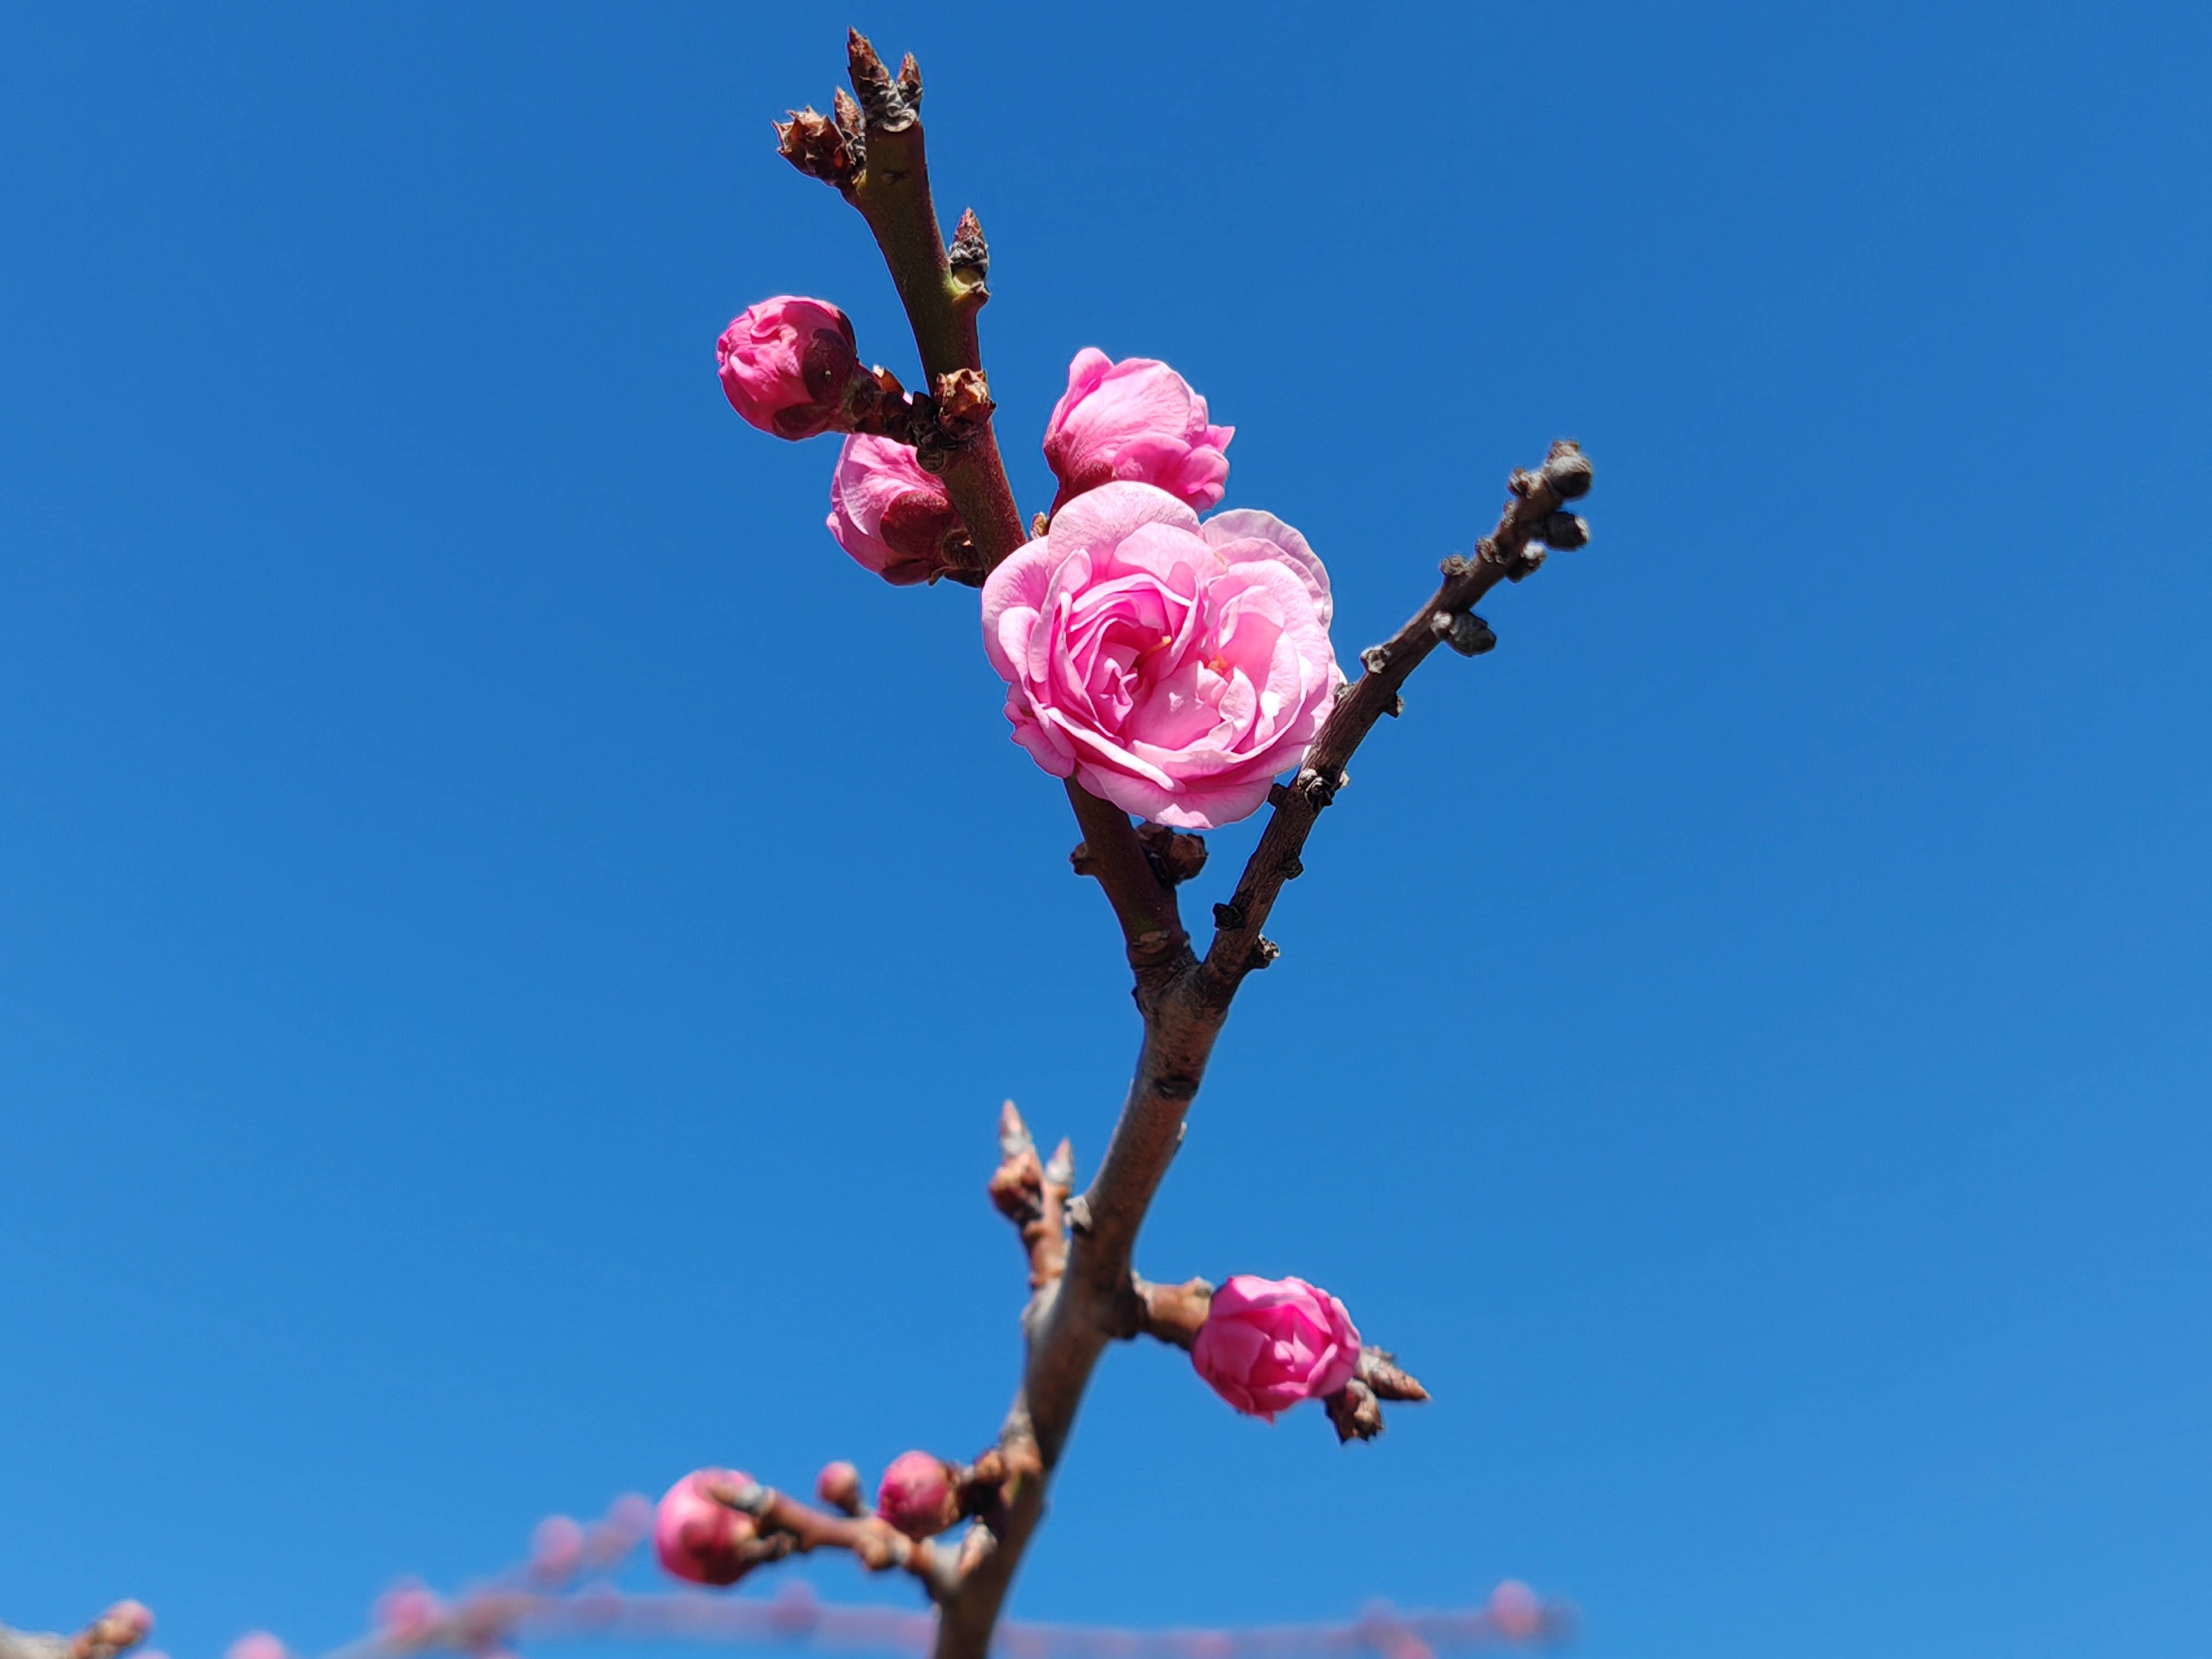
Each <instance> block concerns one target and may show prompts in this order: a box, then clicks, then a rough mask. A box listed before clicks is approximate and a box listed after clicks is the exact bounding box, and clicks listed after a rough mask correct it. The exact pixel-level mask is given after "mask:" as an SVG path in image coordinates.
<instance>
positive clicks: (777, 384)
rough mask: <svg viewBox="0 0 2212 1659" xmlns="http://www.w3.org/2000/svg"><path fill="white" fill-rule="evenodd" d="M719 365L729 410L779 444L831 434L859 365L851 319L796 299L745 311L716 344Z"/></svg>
mask: <svg viewBox="0 0 2212 1659" xmlns="http://www.w3.org/2000/svg"><path fill="white" fill-rule="evenodd" d="M714 360H715V362H717V363H718V364H720V367H721V371H722V390H723V392H726V394H727V395H728V397H729V399H730V407H731V408H732V409H734V410H737V411H738V414H740V415H742V416H744V417H745V419H746V420H748V421H750V422H751V423H752V424H753V425H755V426H757V427H758V428H760V429H761V430H762V431H763V432H767V433H772V434H773V435H775V436H776V437H779V438H811V437H814V436H815V435H817V434H819V433H823V432H828V431H829V430H831V429H832V428H834V427H835V426H836V424H837V416H838V413H839V411H840V410H841V409H842V406H843V404H844V400H845V384H846V382H847V381H848V380H851V379H852V378H853V374H854V371H855V370H857V369H858V368H860V356H859V353H858V349H857V347H856V346H855V344H854V339H853V325H852V323H851V321H850V320H849V319H848V318H847V317H846V315H845V313H843V312H842V311H840V310H838V309H837V307H835V306H833V305H829V304H825V303H824V302H823V301H820V300H805V299H801V298H799V296H798V295H793V294H779V295H776V296H775V298H774V299H772V300H763V301H761V302H760V303H759V304H758V305H754V306H747V307H745V308H744V310H743V311H741V312H739V313H738V314H737V316H736V317H735V318H733V319H732V320H731V323H730V325H729V326H728V327H727V328H726V329H724V330H723V331H722V337H721V339H720V341H718V342H717V343H715V346H714Z"/></svg>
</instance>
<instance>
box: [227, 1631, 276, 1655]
mask: <svg viewBox="0 0 2212 1659" xmlns="http://www.w3.org/2000/svg"><path fill="white" fill-rule="evenodd" d="M223 1659H290V1650H289V1649H287V1648H286V1647H285V1645H284V1644H283V1643H282V1642H280V1641H278V1640H277V1639H276V1638H275V1637H273V1636H271V1635H270V1633H269V1632H267V1631H265V1630H252V1631H248V1632H246V1634H245V1635H243V1636H241V1637H240V1638H238V1640H236V1641H235V1642H233V1643H232V1644H230V1646H229V1647H228V1648H227V1649H225V1650H224V1651H223Z"/></svg>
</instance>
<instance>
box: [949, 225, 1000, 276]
mask: <svg viewBox="0 0 2212 1659" xmlns="http://www.w3.org/2000/svg"><path fill="white" fill-rule="evenodd" d="M945 258H947V259H949V260H951V264H952V270H953V274H954V275H955V276H963V275H964V276H973V277H974V278H975V280H976V281H977V282H979V283H980V282H981V281H982V280H983V279H984V278H985V277H986V276H989V275H990V274H991V248H990V245H989V244H988V243H987V242H986V241H984V240H983V226H982V223H981V221H979V220H978V219H977V218H976V217H975V209H974V208H969V209H968V210H965V211H964V212H963V213H962V214H961V216H960V222H959V224H958V225H957V226H955V227H954V228H953V232H952V246H951V247H950V248H949V249H947V250H946V251H945Z"/></svg>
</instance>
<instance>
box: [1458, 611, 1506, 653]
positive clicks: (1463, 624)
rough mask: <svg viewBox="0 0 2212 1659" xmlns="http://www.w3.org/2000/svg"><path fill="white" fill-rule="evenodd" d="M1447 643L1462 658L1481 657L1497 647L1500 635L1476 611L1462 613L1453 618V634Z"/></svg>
mask: <svg viewBox="0 0 2212 1659" xmlns="http://www.w3.org/2000/svg"><path fill="white" fill-rule="evenodd" d="M1445 643H1446V644H1448V645H1449V646H1450V647H1451V648H1452V649H1453V650H1455V651H1456V652H1458V653H1460V655H1461V656H1462V657H1479V656H1480V655H1482V653H1484V652H1486V651H1490V650H1494V649H1495V648H1496V647H1497V645H1498V635H1495V634H1493V633H1492V632H1491V631H1490V624H1489V623H1486V622H1485V621H1483V619H1482V618H1481V617H1478V616H1476V615H1475V614H1474V611H1461V612H1460V613H1459V615H1458V616H1456V617H1453V618H1452V625H1451V634H1450V636H1449V638H1448V639H1447V640H1446V641H1445Z"/></svg>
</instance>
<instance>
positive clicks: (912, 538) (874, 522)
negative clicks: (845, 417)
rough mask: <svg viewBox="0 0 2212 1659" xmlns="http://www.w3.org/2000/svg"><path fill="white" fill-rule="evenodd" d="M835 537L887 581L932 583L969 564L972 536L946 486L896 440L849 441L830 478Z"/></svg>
mask: <svg viewBox="0 0 2212 1659" xmlns="http://www.w3.org/2000/svg"><path fill="white" fill-rule="evenodd" d="M829 533H830V534H831V535H832V536H835V537H836V538H837V545H838V546H840V547H842V548H843V549H844V550H846V551H847V552H848V553H849V554H851V555H852V556H854V558H855V559H856V560H858V561H859V562H860V563H861V564H862V565H864V566H866V568H868V569H870V570H872V571H874V572H875V573H876V574H878V576H881V577H882V578H883V579H884V580H885V581H887V582H891V583H894V584H896V585H897V586H902V587H903V586H908V585H909V584H911V583H914V582H924V581H928V580H932V579H933V578H934V577H938V576H942V575H944V574H946V573H947V572H948V571H952V570H958V569H961V568H964V567H965V566H966V565H967V564H968V563H969V558H970V554H969V544H968V532H966V531H965V530H964V529H963V528H962V527H961V524H960V514H959V513H957V512H956V511H954V510H953V506H952V498H951V496H950V495H946V494H945V486H944V485H943V484H942V483H939V482H938V480H936V479H935V478H933V477H930V476H929V474H928V473H927V472H924V471H922V470H921V467H920V466H919V465H916V463H915V459H914V451H913V449H912V448H911V447H908V446H907V445H905V444H902V443H896V442H894V441H892V440H890V439H889V438H870V437H863V436H860V435H854V436H853V437H850V438H848V439H846V440H845V447H844V448H843V449H842V450H841V451H839V452H838V455H837V470H836V472H834V473H832V474H831V475H830V478H829Z"/></svg>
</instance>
